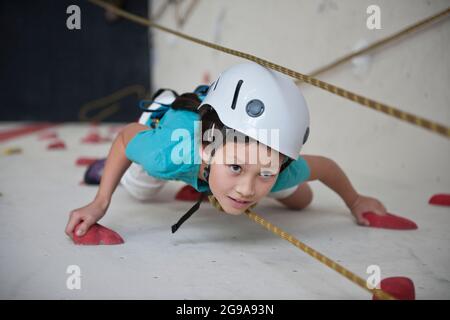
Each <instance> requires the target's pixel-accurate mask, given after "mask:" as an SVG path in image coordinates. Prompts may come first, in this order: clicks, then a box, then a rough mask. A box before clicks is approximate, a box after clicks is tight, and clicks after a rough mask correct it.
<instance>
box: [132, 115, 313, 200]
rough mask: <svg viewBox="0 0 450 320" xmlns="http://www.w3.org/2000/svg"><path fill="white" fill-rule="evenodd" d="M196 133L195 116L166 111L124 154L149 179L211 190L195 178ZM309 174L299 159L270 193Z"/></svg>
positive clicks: (197, 121)
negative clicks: (179, 182)
mask: <svg viewBox="0 0 450 320" xmlns="http://www.w3.org/2000/svg"><path fill="white" fill-rule="evenodd" d="M147 125H150V124H149V123H147ZM200 130H201V128H200V116H199V115H198V114H197V113H195V112H192V111H187V110H175V109H171V108H169V109H168V110H167V111H166V112H165V114H164V116H163V117H162V118H161V120H160V122H159V123H158V125H157V127H156V128H154V129H152V128H150V127H149V130H145V131H141V132H139V133H138V134H137V135H136V136H135V137H133V138H132V139H131V140H130V141H129V142H128V145H127V147H126V150H125V154H126V156H127V158H128V159H130V160H131V161H133V162H135V163H137V164H139V165H141V166H142V167H143V168H144V170H145V171H146V172H147V173H148V174H149V175H151V176H152V177H155V178H157V179H162V180H178V181H184V182H185V183H187V184H189V185H191V186H192V187H194V188H195V189H196V190H197V191H199V192H205V191H211V190H210V189H209V185H208V183H206V182H205V181H202V180H200V179H198V173H199V171H200V164H201V158H200V155H199V145H200V143H201V131H200ZM309 175H310V171H309V167H308V165H307V163H306V161H305V160H304V159H303V158H302V157H299V158H298V159H297V160H296V161H293V162H292V163H291V164H290V165H289V166H288V167H287V168H286V169H284V170H283V171H282V172H281V173H280V174H279V175H278V178H277V181H276V183H275V185H274V186H273V187H272V189H271V192H277V191H281V190H284V189H287V188H290V187H294V186H296V185H298V184H299V183H301V182H303V181H306V180H307V179H308V178H309Z"/></svg>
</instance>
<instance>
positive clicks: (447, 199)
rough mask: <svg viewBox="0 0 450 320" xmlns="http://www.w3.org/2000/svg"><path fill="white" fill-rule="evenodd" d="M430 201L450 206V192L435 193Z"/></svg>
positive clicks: (430, 202)
mask: <svg viewBox="0 0 450 320" xmlns="http://www.w3.org/2000/svg"><path fill="white" fill-rule="evenodd" d="M428 203H429V204H434V205H436V206H450V194H443V193H441V194H435V195H434V196H432V197H431V198H430V200H429V201H428Z"/></svg>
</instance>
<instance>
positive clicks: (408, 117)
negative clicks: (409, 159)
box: [89, 0, 450, 138]
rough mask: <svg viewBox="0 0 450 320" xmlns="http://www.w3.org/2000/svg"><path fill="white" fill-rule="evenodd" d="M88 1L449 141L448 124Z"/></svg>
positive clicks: (114, 8)
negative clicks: (291, 78) (242, 59)
mask: <svg viewBox="0 0 450 320" xmlns="http://www.w3.org/2000/svg"><path fill="white" fill-rule="evenodd" d="M89 1H90V2H92V3H94V4H96V5H98V6H100V7H102V8H105V9H108V10H110V11H112V12H114V13H115V14H117V15H119V16H122V17H124V18H126V19H128V20H131V21H133V22H136V23H138V24H141V25H143V26H148V27H153V28H156V29H159V30H161V31H164V32H167V33H170V34H173V35H176V36H178V37H180V38H183V39H186V40H189V41H192V42H194V43H197V44H200V45H204V46H206V47H209V48H213V49H216V50H219V51H222V52H225V53H228V54H231V55H234V56H237V57H241V58H244V59H247V60H250V61H253V62H256V63H258V64H260V65H262V66H264V67H267V68H271V69H273V70H276V71H278V72H281V73H284V74H286V75H288V76H290V77H293V78H295V79H298V80H301V81H303V82H306V83H309V84H312V85H313V86H316V87H319V88H321V89H323V90H326V91H329V92H331V93H334V94H336V95H338V96H341V97H343V98H346V99H348V100H351V101H353V102H356V103H358V104H361V105H364V106H366V107H369V108H371V109H374V110H377V111H380V112H383V113H385V114H387V115H390V116H392V117H395V118H397V119H400V120H402V121H406V122H409V123H411V124H413V125H416V126H419V127H421V128H424V129H427V130H429V131H432V132H434V133H437V134H439V135H442V136H445V137H447V138H450V128H449V127H447V126H445V125H442V124H439V123H437V122H433V121H431V120H427V119H425V118H422V117H419V116H416V115H413V114H411V113H408V112H405V111H401V110H398V109H396V108H394V107H391V106H388V105H386V104H384V103H380V102H377V101H375V100H372V99H369V98H366V97H364V96H361V95H358V94H356V93H353V92H350V91H347V90H345V89H342V88H340V87H337V86H335V85H332V84H329V83H327V82H324V81H321V80H319V79H316V78H313V77H310V76H307V75H304V74H302V73H299V72H296V71H294V70H291V69H288V68H286V67H283V66H281V65H278V64H275V63H273V62H270V61H267V60H264V59H261V58H258V57H256V56H254V55H250V54H247V53H244V52H241V51H237V50H233V49H229V48H226V47H223V46H219V45H217V44H214V43H210V42H207V41H204V40H201V39H197V38H194V37H191V36H189V35H186V34H183V33H181V32H178V31H175V30H171V29H169V28H166V27H163V26H161V25H158V24H156V23H154V22H151V21H150V20H148V19H145V18H143V17H140V16H137V15H134V14H131V13H129V12H127V11H125V10H122V9H119V8H117V7H115V6H113V5H110V4H107V3H104V2H103V1H100V0H89Z"/></svg>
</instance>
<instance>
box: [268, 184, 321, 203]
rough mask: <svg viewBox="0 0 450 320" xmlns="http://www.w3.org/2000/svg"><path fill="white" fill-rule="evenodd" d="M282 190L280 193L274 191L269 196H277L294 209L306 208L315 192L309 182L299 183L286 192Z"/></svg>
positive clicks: (280, 200) (281, 201)
mask: <svg viewBox="0 0 450 320" xmlns="http://www.w3.org/2000/svg"><path fill="white" fill-rule="evenodd" d="M283 191H284V190H282V191H281V192H280V193H279V194H277V193H272V194H271V195H270V194H269V196H271V197H273V198H275V199H276V200H278V201H279V202H280V203H282V204H283V205H285V206H286V207H288V208H289V209H292V210H301V209H303V208H306V207H307V206H308V205H309V204H310V203H311V201H312V199H313V192H312V190H311V187H310V186H309V185H308V183H307V182H303V183H301V184H299V185H298V186H297V187H294V188H292V191H290V190H288V192H287V193H286V192H284V193H283Z"/></svg>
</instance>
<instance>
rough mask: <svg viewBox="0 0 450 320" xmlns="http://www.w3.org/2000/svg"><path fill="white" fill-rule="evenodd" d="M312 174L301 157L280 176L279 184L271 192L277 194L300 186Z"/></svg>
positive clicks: (276, 183)
mask: <svg viewBox="0 0 450 320" xmlns="http://www.w3.org/2000/svg"><path fill="white" fill-rule="evenodd" d="M310 173H311V172H310V170H309V167H308V163H307V162H306V160H305V159H303V158H302V157H299V158H298V159H297V160H296V161H293V162H292V163H291V164H290V165H289V166H287V168H286V169H284V170H283V171H282V172H281V173H280V174H279V175H278V178H277V182H275V184H274V186H273V187H272V190H270V192H277V191H281V190H284V189H288V188H291V187H294V186H296V185H299V184H300V183H302V182H304V181H307V180H308V179H309V176H310Z"/></svg>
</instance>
